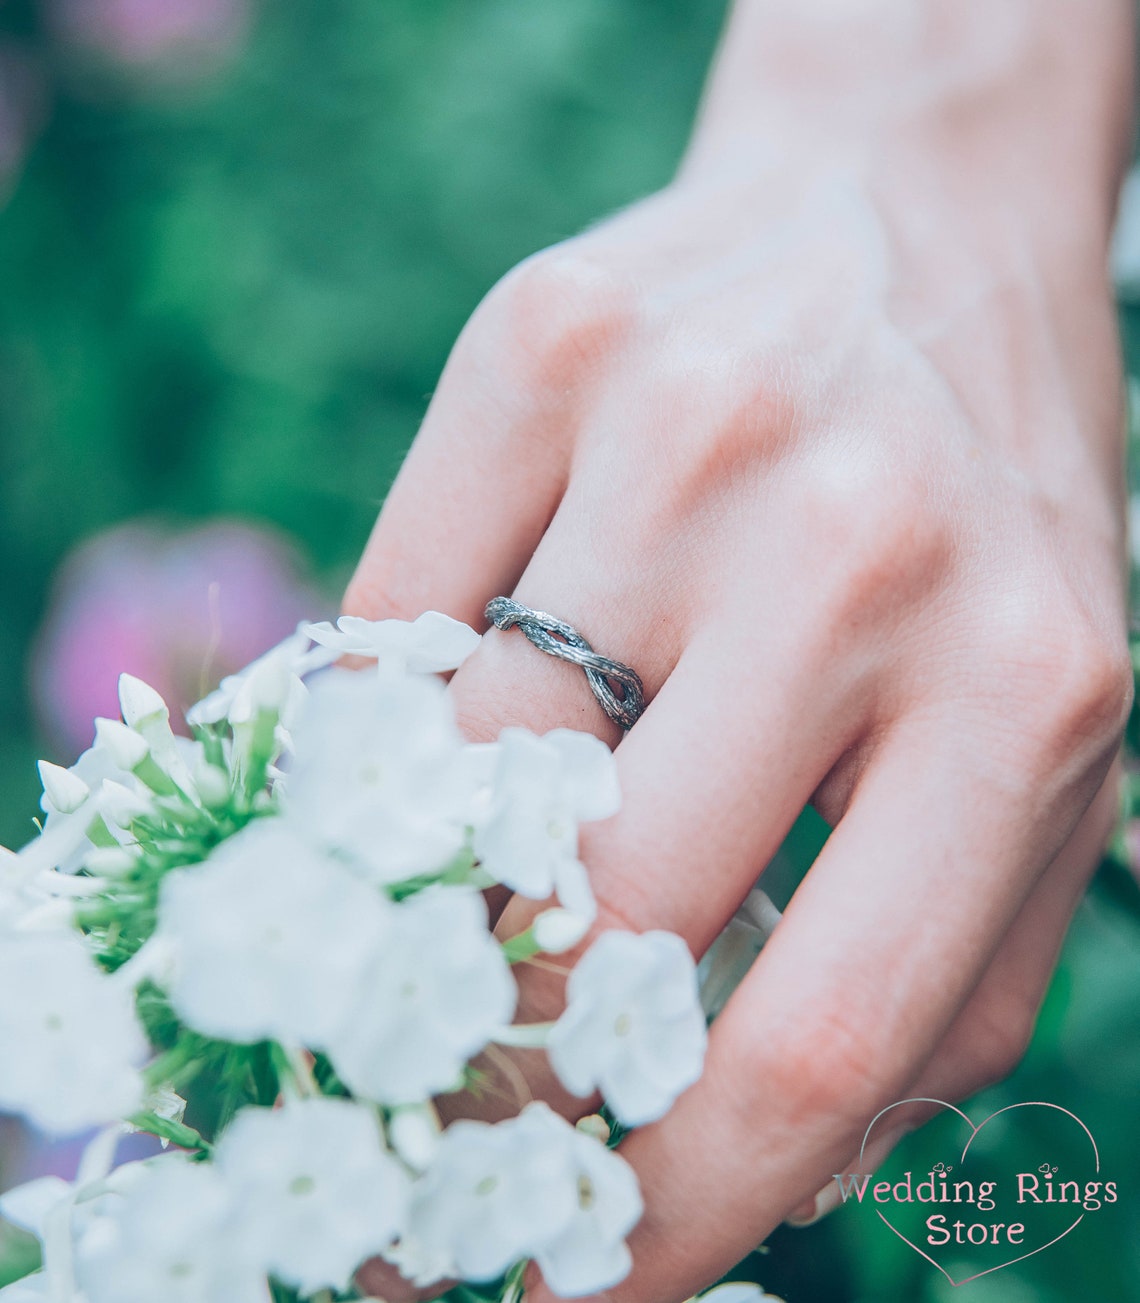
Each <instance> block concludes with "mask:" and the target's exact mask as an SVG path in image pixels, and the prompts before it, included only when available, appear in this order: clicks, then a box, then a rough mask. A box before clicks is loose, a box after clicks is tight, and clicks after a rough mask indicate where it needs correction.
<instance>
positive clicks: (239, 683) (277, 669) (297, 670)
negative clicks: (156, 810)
mask: <svg viewBox="0 0 1140 1303" xmlns="http://www.w3.org/2000/svg"><path fill="white" fill-rule="evenodd" d="M309 644H310V639H309V636H308V635H307V634H306V633H304V632H302V631H301V630H300V629H298V630H297V632H296V633H293V634H290V635H289V637H288V638H286V639H284V640H283V641H282V642H279V643H278V644H277V646H276V647H273V648H271V649H270V650H269V651H267V652H266V653H265V655H264V656H259V657H258V658H257V660H255V661H252V662H251V663H250V664H249V665H247V666H246V667H245V669H243V670H238V672H237V673H236V674H229V675H227V676H226V677H225V678H224V679H223V680H222V681H221V683H220V684H219V686H218V687H216V688H215V689H214V691H213V692H211V693H209V694H207V695H206V696H205V697H203V698H202V700H201V701H199V702H197V703H196V704H195V705H193V706H191V707H190V709H189V710H188V711H187V712H186V722H187V723H188V724H191V725H193V726H194V727H196V728H197V727H201V726H203V725H206V724H218V723H220V722H221V721H222V720H228V721H229V722H230V723H231V724H245V723H249V721H250V720H252V719H253V717H254V715H255V714H256V713H257V712H258V711H259V710H275V711H277V712H279V714H280V717H281V723H282V725H283V727H285V728H286V729H290V728H292V725H293V721H294V720H295V719H296V716H297V713H298V712H299V710H300V709H301V707H302V706H303V705H304V701H305V696H306V688H305V685H304V683H303V682H302V676H303V675H305V674H308V673H310V672H311V671H313V670H317V669H321V668H323V667H324V666H326V665H330V664H331V663H332V662H333V660H334V659H335V656H332V655H326V653H325V652H324V651H323V650H321V651H313V650H311V649H310V646H309ZM124 717H125V716H124ZM128 722H129V721H128Z"/></svg>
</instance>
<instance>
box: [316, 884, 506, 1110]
mask: <svg viewBox="0 0 1140 1303" xmlns="http://www.w3.org/2000/svg"><path fill="white" fill-rule="evenodd" d="M392 914H393V924H392V927H391V928H390V930H389V932H388V934H387V936H386V938H385V944H384V945H383V947H382V948H380V949H378V950H376V951H375V952H374V953H373V956H372V960H371V962H370V963H369V965H368V967H367V969H366V970H365V973H364V976H363V978H362V980H361V981H359V982H358V983H357V984H356V987H355V989H354V991H353V992H351V993H349V992H345V993H343V994H342V996H341V999H342V1001H346V1002H347V1001H349V1000H352V1001H353V1002H352V1003H351V1004H348V1003H346V1017H345V1018H344V1020H343V1021H342V1023H341V1024H340V1027H339V1028H338V1030H337V1031H336V1033H335V1035H334V1036H333V1038H332V1040H331V1041H330V1043H329V1044H328V1045H327V1047H326V1048H327V1049H328V1052H329V1055H330V1057H331V1058H332V1061H333V1064H334V1065H335V1067H336V1070H337V1072H338V1074H339V1075H340V1077H341V1079H342V1080H343V1081H344V1083H345V1084H346V1085H347V1086H348V1087H349V1088H350V1089H351V1090H352V1091H353V1093H354V1094H357V1095H361V1096H364V1097H366V1098H368V1099H373V1100H379V1101H381V1102H383V1103H385V1104H405V1103H418V1102H420V1101H422V1100H425V1099H427V1097H428V1096H429V1095H433V1094H436V1093H438V1092H439V1091H445V1090H451V1089H454V1088H455V1087H456V1086H457V1085H458V1084H459V1081H460V1076H461V1074H462V1071H463V1068H464V1065H465V1064H466V1063H467V1061H468V1060H469V1059H470V1058H471V1057H472V1055H474V1054H476V1053H478V1051H479V1050H481V1049H482V1048H483V1047H484V1046H485V1045H486V1044H487V1042H488V1041H490V1040H491V1039H492V1037H493V1036H494V1035H495V1033H496V1032H497V1031H498V1030H499V1029H500V1028H501V1027H502V1026H504V1025H505V1024H506V1023H509V1022H510V1020H511V1018H512V1016H513V1015H514V1009H515V1000H516V998H517V991H516V988H515V982H514V978H513V977H512V976H511V971H510V966H509V965H508V964H507V961H506V959H505V958H504V957H503V952H502V950H501V948H500V947H499V945H498V943H497V942H496V941H495V940H494V938H493V937H492V936H491V935H490V933H489V932H488V931H487V906H486V904H485V902H484V900H483V897H482V896H481V895H480V894H479V893H478V892H477V891H475V890H473V889H472V888H468V887H441V886H436V887H429V888H428V889H427V890H426V891H421V892H419V893H417V894H416V895H414V896H410V897H409V898H408V899H407V900H405V901H403V902H402V903H401V904H400V905H397V906H394V907H393V909H392Z"/></svg>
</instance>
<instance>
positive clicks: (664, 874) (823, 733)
mask: <svg viewBox="0 0 1140 1303" xmlns="http://www.w3.org/2000/svg"><path fill="white" fill-rule="evenodd" d="M798 632H799V631H798V630H796V629H794V628H790V627H789V628H787V629H784V630H781V631H773V633H772V634H771V636H770V638H769V639H768V647H767V653H768V657H767V659H768V669H769V673H768V676H767V684H766V687H765V690H764V692H763V694H762V695H760V696H759V698H758V699H748V701H747V705H744V704H743V688H742V690H741V692H742V701H741V702H738V701H737V700H736V699H735V697H734V696H733V694H732V692H731V691H730V690H728V689H727V685H730V684H740V685H744V684H746V683H748V681H749V680H748V677H747V676H746V675H742V673H741V670H742V668H743V667H742V665H741V664H740V662H742V661H748V662H750V661H751V660H752V655H753V653H752V651H751V649H750V648H749V647H748V646H747V645H746V644H745V643H743V642H742V641H741V640H740V639H739V638H737V637H732V636H726V635H722V634H721V633H719V632H718V633H709V634H707V635H706V636H704V637H702V638H700V639H698V640H697V641H696V642H695V643H694V644H692V645H691V646H690V648H689V649H688V650H687V651H686V652H685V654H684V656H683V657H682V659H681V662H680V664H679V665H678V666H677V668H676V669H675V670H674V671H673V673H672V675H671V676H670V677H669V679H668V680H667V681H666V683H665V684H664V686H663V687H662V688H661V690H660V691H659V693H658V694H657V696H656V697H655V698H654V700H653V701H652V703H651V704H650V706H649V708H648V710H647V711H646V713H645V715H644V716H643V717H642V718H641V719H640V720H639V721H638V723H637V724H636V725H635V726H634V728H633V729H632V730H631V731H630V733H629V734H628V736H627V737H626V738H625V740H624V741H623V742H622V743H621V745H620V746H619V747H618V750H617V766H618V776H619V783H620V786H621V789H622V808H621V810H620V811H619V812H618V814H617V815H615V816H614V817H612V818H610V819H607V820H605V821H604V822H601V823H598V824H595V825H587V826H586V827H584V828H583V829H582V834H581V837H582V855H583V858H584V860H585V862H586V863H588V864H589V866H590V880H591V885H592V887H593V890H594V895H595V897H596V899H597V904H598V917H597V920H596V922H595V924H594V927H593V928H592V929H591V932H590V934H589V935H588V936H587V938H586V940H585V941H584V942H583V944H582V947H581V949H584V948H587V947H588V946H589V945H590V944H591V942H592V941H593V939H594V938H595V937H596V936H597V935H598V933H599V932H602V931H605V930H606V929H608V928H621V929H629V930H633V931H637V932H644V931H648V930H650V929H654V928H664V929H667V930H669V931H673V932H676V933H678V934H679V935H680V936H682V937H683V938H684V939H685V941H686V942H687V943H688V945H689V947H690V949H691V950H692V951H693V952H694V954H698V955H699V954H701V953H703V952H704V950H705V949H706V948H707V947H708V945H709V944H710V943H711V941H712V940H713V939H714V938H715V937H716V936H717V935H718V934H719V932H720V931H721V929H722V928H723V927H724V926H725V924H726V923H727V921H728V919H729V918H731V916H732V914H733V913H734V912H735V910H736V909H737V908H738V906H739V905H740V903H741V901H742V900H743V898H744V897H745V896H746V895H747V893H748V891H749V890H750V889H751V887H752V886H753V885H754V883H755V881H756V877H757V875H758V872H759V870H760V869H761V868H762V867H763V866H764V864H765V863H766V862H767V861H768V860H769V859H770V858H771V856H772V855H773V854H774V852H775V850H776V848H777V847H778V846H779V844H780V842H781V841H782V840H783V838H784V836H785V835H786V833H787V831H788V829H789V828H790V827H791V824H792V823H793V822H794V820H795V819H796V817H797V816H798V814H799V813H800V811H801V810H802V809H803V807H804V805H805V804H806V803H807V801H808V799H809V798H810V796H811V793H812V791H813V790H814V789H815V788H816V787H817V786H818V784H819V782H820V780H821V778H822V776H823V775H824V774H825V773H826V772H827V771H828V769H829V768H830V767H831V766H832V765H833V764H834V761H835V755H836V752H837V751H838V750H842V748H843V747H844V746H845V745H846V742H847V740H848V738H849V735H850V733H852V732H853V731H854V730H855V728H856V726H857V722H858V720H859V716H858V715H857V714H856V713H854V712H851V711H850V707H845V705H844V701H843V694H842V693H841V691H840V689H838V688H837V687H836V686H835V684H834V682H833V681H832V680H826V679H822V678H817V677H816V676H815V675H814V674H812V673H810V672H809V673H805V672H804V671H805V668H807V669H809V670H810V668H811V667H810V664H809V665H807V666H805V659H806V658H807V656H810V653H808V654H806V656H805V653H803V652H802V651H801V650H800V648H801V645H802V640H801V639H800V637H799V636H798ZM472 659H474V658H472ZM845 709H847V710H848V712H849V713H848V716H847V720H846V726H845V721H844V710H845ZM598 713H599V714H600V712H598ZM710 812H715V816H714V817H710ZM541 907H542V906H541V905H540V904H539V903H538V902H535V901H530V900H527V899H525V898H522V897H519V896H516V897H514V898H513V899H512V900H511V901H510V903H509V904H508V905H507V907H506V909H505V910H504V911H503V914H502V917H501V918H500V919H499V923H498V926H497V929H496V930H497V933H498V935H499V936H500V937H502V938H504V939H505V938H507V937H509V936H512V935H515V934H516V933H519V932H522V931H524V930H525V929H526V927H527V926H529V924H530V922H531V919H532V918H533V916H534V914H535V912H536V911H537V910H538V909H539V908H541ZM574 960H575V955H573V954H572V955H567V956H560V957H559V961H558V963H557V964H551V963H548V962H546V961H543V962H542V963H541V964H520V965H518V966H516V969H515V976H516V978H517V980H518V984H519V1008H520V1013H519V1017H520V1020H521V1021H523V1022H531V1021H536V1022H540V1021H545V1020H548V1019H551V1018H556V1017H557V1016H558V1015H559V1014H560V1013H561V1010H562V1007H563V1003H564V978H565V972H566V971H568V969H569V968H570V966H571V965H572V964H573V962H574ZM481 1066H482V1067H483V1068H484V1070H485V1071H486V1073H487V1075H488V1078H489V1079H490V1081H491V1083H492V1086H493V1087H494V1088H496V1089H497V1095H496V1097H495V1098H494V1099H492V1098H491V1091H488V1092H487V1094H486V1095H485V1096H484V1100H483V1103H482V1113H483V1115H484V1116H487V1115H490V1114H493V1115H496V1116H498V1115H501V1112H500V1111H501V1110H506V1111H514V1110H516V1109H517V1108H518V1106H519V1105H520V1104H521V1103H524V1102H525V1101H526V1099H527V1098H528V1097H530V1096H538V1097H541V1098H543V1099H546V1100H547V1101H548V1102H550V1103H551V1104H552V1105H553V1106H554V1107H556V1108H559V1109H561V1110H562V1111H563V1112H565V1113H567V1114H568V1115H575V1114H580V1113H583V1112H588V1111H589V1109H590V1107H591V1104H590V1102H589V1101H584V1100H576V1099H574V1098H573V1097H571V1096H568V1095H567V1094H566V1093H565V1092H564V1091H563V1090H561V1089H560V1088H559V1086H558V1084H557V1083H556V1082H555V1080H554V1079H553V1076H552V1073H551V1071H550V1068H549V1064H548V1063H547V1061H546V1058H545V1056H544V1055H541V1054H537V1053H533V1052H532V1053H528V1052H525V1051H524V1052H521V1053H519V1054H516V1055H515V1056H514V1058H513V1059H512V1062H511V1067H510V1069H509V1071H505V1070H504V1067H503V1065H501V1064H496V1063H495V1062H493V1061H492V1062H488V1063H486V1064H483V1065H481Z"/></svg>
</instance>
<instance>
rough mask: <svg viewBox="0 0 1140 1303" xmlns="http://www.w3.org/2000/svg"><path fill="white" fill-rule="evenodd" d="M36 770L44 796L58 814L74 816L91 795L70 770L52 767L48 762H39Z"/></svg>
mask: <svg viewBox="0 0 1140 1303" xmlns="http://www.w3.org/2000/svg"><path fill="white" fill-rule="evenodd" d="M38 768H39V771H40V782H41V783H43V785H44V796H45V797H46V798H47V801H48V804H49V805H51V807H52V809H53V810H58V811H59V813H60V814H74V813H75V811H76V810H78V809H79V807H80V806H81V805H82V804H83V802H84V801H86V800H87V798H88V797H89V796H90V795H91V789H90V788H89V787H88V786H87V784H86V783H85V782H84V781H83V779H82V778H80V777H79V775H78V774H73V773H72V772H71V770H70V769H64V768H63V767H62V766H61V765H53V764H52V763H51V761H49V760H41V761H40V762H39V765H38ZM47 813H50V811H48V812H47Z"/></svg>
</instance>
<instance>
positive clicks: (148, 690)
mask: <svg viewBox="0 0 1140 1303" xmlns="http://www.w3.org/2000/svg"><path fill="white" fill-rule="evenodd" d="M119 709H120V710H121V711H122V712H123V720H124V721H125V723H126V726H127V727H128V728H129V729H133V730H134V731H135V732H136V733H138V734H139V736H140V737H142V738H143V739H144V740H145V742H146V744H147V746H148V747H149V748H150V754H151V758H152V759H153V760H154V762H155V764H156V765H157V766H158V767H159V769H161V770H162V771H163V773H165V774H166V775H167V777H168V778H170V780H171V781H172V782H173V783H174V784H175V786H176V787H178V788H179V789H180V790H181V791H183V792H185V793H186V795H187V796H189V797H191V798H193V797H194V796H195V792H194V780H193V778H192V777H191V774H190V765H189V764H188V763H187V749H188V748H190V747H193V746H194V744H193V743H188V742H187V740H186V739H185V738H179V737H175V736H174V731H173V730H172V729H171V727H170V711H169V709H168V708H167V705H166V702H165V701H163V699H162V697H161V696H160V695H159V694H158V693H157V692H156V691H155V690H154V689H153V688H152V687H151V686H150V685H149V684H147V683H144V682H143V681H142V679H136V678H135V677H134V675H132V674H120V675H119Z"/></svg>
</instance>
